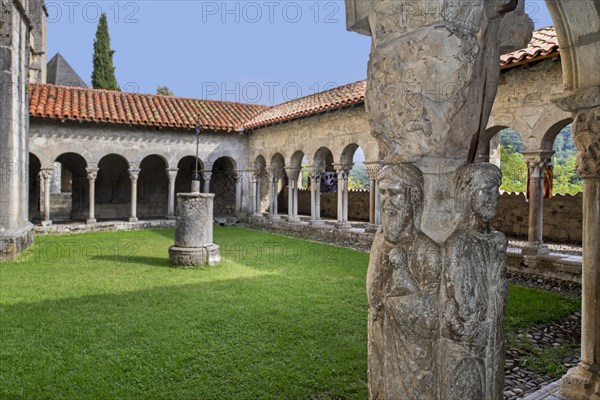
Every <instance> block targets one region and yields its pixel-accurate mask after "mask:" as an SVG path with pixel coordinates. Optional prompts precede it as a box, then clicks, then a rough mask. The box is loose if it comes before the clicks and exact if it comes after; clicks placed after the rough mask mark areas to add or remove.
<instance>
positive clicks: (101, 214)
mask: <svg viewBox="0 0 600 400" xmlns="http://www.w3.org/2000/svg"><path fill="white" fill-rule="evenodd" d="M129 166H130V164H129V161H127V159H126V158H125V157H123V156H122V155H120V154H115V153H112V154H108V155H105V156H104V157H102V158H101V159H100V161H99V162H98V177H97V178H96V187H95V192H96V196H95V197H96V198H95V201H96V217H97V218H98V219H116V218H128V217H129V214H130V204H131V179H130V178H129Z"/></svg>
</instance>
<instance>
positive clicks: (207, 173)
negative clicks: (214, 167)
mask: <svg viewBox="0 0 600 400" xmlns="http://www.w3.org/2000/svg"><path fill="white" fill-rule="evenodd" d="M202 177H203V178H204V187H203V188H202V193H205V194H206V193H210V179H211V178H212V172H211V171H207V170H204V171H202Z"/></svg>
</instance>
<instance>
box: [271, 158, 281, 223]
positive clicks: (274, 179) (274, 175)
mask: <svg viewBox="0 0 600 400" xmlns="http://www.w3.org/2000/svg"><path fill="white" fill-rule="evenodd" d="M280 179H281V173H280V172H279V171H278V170H275V169H273V170H272V171H271V173H270V175H269V218H270V219H279V201H278V198H277V197H278V196H277V195H278V194H279V180H280Z"/></svg>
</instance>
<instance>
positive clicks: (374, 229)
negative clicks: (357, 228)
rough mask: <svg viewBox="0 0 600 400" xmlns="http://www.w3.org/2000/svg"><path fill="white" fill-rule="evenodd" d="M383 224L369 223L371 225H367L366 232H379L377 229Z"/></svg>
mask: <svg viewBox="0 0 600 400" xmlns="http://www.w3.org/2000/svg"><path fill="white" fill-rule="evenodd" d="M380 226H381V225H373V224H369V226H367V227H366V228H365V232H366V233H377V231H378V230H379V227H380Z"/></svg>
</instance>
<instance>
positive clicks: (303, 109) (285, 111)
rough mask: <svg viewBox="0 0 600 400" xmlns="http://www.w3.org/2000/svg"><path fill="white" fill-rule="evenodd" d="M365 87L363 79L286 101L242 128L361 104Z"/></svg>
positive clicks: (365, 82)
mask: <svg viewBox="0 0 600 400" xmlns="http://www.w3.org/2000/svg"><path fill="white" fill-rule="evenodd" d="M366 87H367V81H366V80H363V81H359V82H355V83H351V84H349V85H345V86H340V87H336V88H334V89H330V90H327V91H325V92H320V93H316V94H313V95H310V96H306V97H302V98H299V99H296V100H292V101H288V102H287V103H283V104H280V105H278V106H275V107H271V108H269V109H268V110H265V111H263V112H262V113H260V114H259V115H257V116H256V117H254V118H252V119H251V120H250V121H247V122H246V123H245V124H244V128H246V129H252V128H256V127H259V126H265V125H270V124H274V123H277V122H281V121H287V120H292V119H296V118H300V117H304V116H308V115H312V114H318V113H322V112H325V111H328V110H333V109H337V108H342V107H348V106H352V105H355V104H362V103H363V102H364V100H365V89H366Z"/></svg>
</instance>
